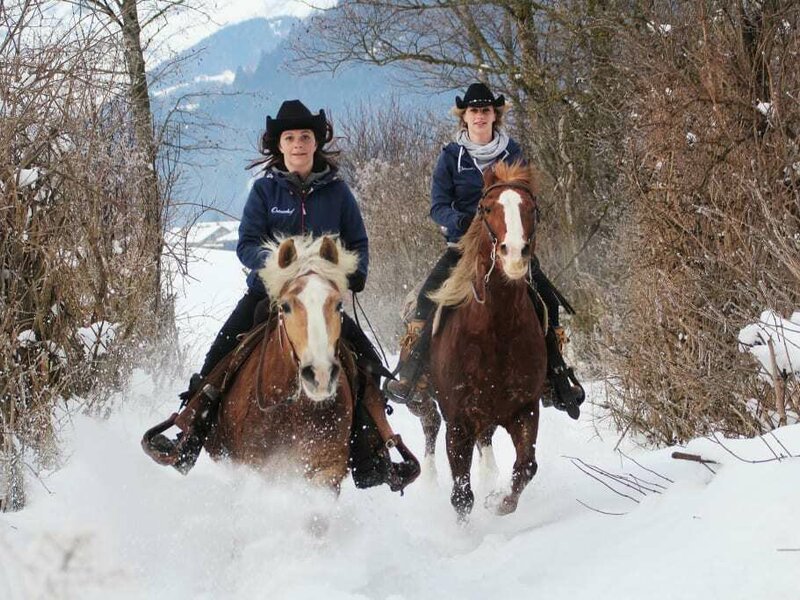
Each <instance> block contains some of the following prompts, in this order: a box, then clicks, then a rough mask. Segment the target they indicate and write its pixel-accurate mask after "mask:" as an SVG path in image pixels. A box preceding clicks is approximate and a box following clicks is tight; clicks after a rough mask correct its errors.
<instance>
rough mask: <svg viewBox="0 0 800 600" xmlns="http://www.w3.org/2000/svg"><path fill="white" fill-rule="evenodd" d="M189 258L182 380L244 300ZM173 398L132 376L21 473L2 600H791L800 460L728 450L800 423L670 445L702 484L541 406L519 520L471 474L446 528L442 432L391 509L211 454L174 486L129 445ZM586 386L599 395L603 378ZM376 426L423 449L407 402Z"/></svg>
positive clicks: (798, 554) (228, 261)
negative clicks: (470, 504) (431, 456)
mask: <svg viewBox="0 0 800 600" xmlns="http://www.w3.org/2000/svg"><path fill="white" fill-rule="evenodd" d="M204 255H205V259H206V260H205V261H204V262H197V263H194V264H193V265H192V268H191V275H192V276H193V277H194V278H195V280H194V281H190V282H188V283H187V286H186V291H187V292H188V294H187V297H186V298H184V299H183V300H182V301H181V307H180V308H181V318H180V321H179V326H180V329H181V332H182V343H183V344H185V345H186V348H187V349H188V351H189V354H190V356H191V358H190V360H188V361H187V368H190V367H191V366H194V365H197V364H199V363H200V361H201V360H202V355H203V353H204V351H205V349H206V348H207V346H208V345H209V343H210V340H211V338H212V337H213V335H214V334H215V333H216V331H217V328H218V327H219V325H220V323H221V321H222V320H223V319H224V318H225V317H227V315H228V313H229V312H230V310H231V309H232V307H233V305H234V303H235V302H236V300H237V299H238V297H239V295H240V294H241V292H242V291H243V289H244V288H243V285H244V277H243V275H242V273H241V269H240V268H239V266H238V263H237V261H236V258H235V255H234V254H233V253H231V252H224V251H205V252H204ZM732 343H734V342H733V341H732ZM183 386H184V382H183V381H173V382H170V383H169V384H168V385H165V384H164V383H163V382H161V381H156V380H154V379H153V378H152V377H150V376H147V375H145V374H144V373H141V372H137V373H136V374H135V376H134V377H133V380H132V382H131V384H130V386H129V389H127V390H126V391H125V392H124V393H123V394H121V395H120V398H119V404H120V410H118V411H117V412H115V413H114V414H113V415H112V416H111V418H109V419H108V420H105V421H101V420H95V419H92V418H88V417H84V416H75V417H73V419H72V425H71V427H69V428H68V430H67V431H65V434H64V439H63V447H64V450H65V460H64V464H63V468H61V469H60V470H58V471H55V472H53V473H51V474H49V475H47V476H46V477H43V478H42V480H41V481H37V480H35V479H31V480H30V481H29V483H28V490H27V491H28V498H29V503H28V506H27V508H26V509H25V510H23V511H21V512H19V513H14V514H3V515H0V553H1V554H2V557H3V559H2V561H0V598H2V599H13V600H16V599H18V598H24V599H26V600H27V599H28V598H47V599H50V598H81V599H83V598H115V599H116V598H148V599H149V598H152V599H160V598H164V599H169V600H178V599H182V598H209V599H210V598H270V599H274V598H309V599H312V598H313V599H314V600H318V599H319V598H325V599H326V600H333V599H344V598H348V599H352V598H381V599H384V598H385V599H391V600H400V599H417V598H437V599H448V598H464V599H472V598H474V599H479V598H534V597H537V598H543V599H546V600H558V599H560V598H565V599H569V600H579V599H582V598H586V599H598V598H614V599H615V600H623V599H631V600H641V599H642V598H647V599H648V600H656V599H661V598H664V599H668V598H669V599H674V598H698V599H703V600H706V599H711V598H724V599H726V600H732V599H737V598H742V599H748V600H753V599H783V598H786V599H790V598H791V599H793V600H794V599H797V598H798V597H800V586H799V585H798V584H800V576H798V568H799V567H800V510H798V500H799V499H800V459H798V458H787V459H782V460H771V462H764V463H756V464H751V463H748V462H743V461H742V460H739V459H737V458H734V456H732V455H731V454H730V452H734V453H736V454H737V455H739V456H740V457H743V458H746V459H748V460H768V459H775V454H778V455H781V454H783V455H786V454H789V453H791V454H794V455H800V425H793V426H789V427H784V428H782V429H780V430H777V431H776V432H775V434H774V435H769V436H765V437H764V438H763V439H755V440H721V439H720V440H719V441H714V440H708V439H699V440H695V441H693V442H692V443H691V444H689V445H688V447H687V448H686V449H684V450H685V451H688V452H693V453H696V454H700V455H702V456H703V457H704V458H707V459H713V460H716V461H718V462H719V463H720V464H717V465H710V467H711V468H712V469H713V470H714V471H715V472H716V473H715V474H714V473H712V472H711V470H709V469H708V468H706V467H704V466H703V465H700V464H698V463H693V462H686V461H678V460H674V459H672V458H671V457H670V454H671V452H672V451H673V450H674V449H662V450H646V449H641V448H638V447H636V445H635V444H634V443H633V441H631V440H627V439H625V440H623V441H622V442H621V443H620V444H619V450H621V452H624V453H625V454H626V455H627V456H629V457H631V458H632V459H634V460H635V461H637V462H638V463H640V464H641V465H642V466H638V465H636V464H634V463H633V462H632V461H631V460H629V459H628V458H625V457H624V456H623V455H622V454H621V453H620V452H617V451H615V450H614V448H615V446H616V445H617V442H618V440H619V434H618V433H617V432H616V431H613V430H611V429H609V424H608V420H607V419H605V418H604V417H603V414H602V411H601V409H599V408H598V407H596V406H595V407H593V411H594V412H595V415H594V418H592V415H590V414H589V413H590V412H592V410H591V409H587V410H585V411H584V412H585V414H584V416H583V417H582V418H581V421H580V422H578V423H575V422H573V421H571V420H570V419H568V418H567V417H566V416H565V415H564V414H563V413H559V412H556V411H555V410H553V409H545V410H543V412H542V423H541V427H540V439H539V443H538V462H539V473H538V474H537V476H536V477H535V479H534V481H533V482H532V484H531V485H530V486H529V487H528V489H527V490H526V491H525V493H524V494H523V496H522V498H521V500H520V505H519V509H518V511H517V512H516V513H515V514H513V515H510V516H507V517H497V516H494V515H493V514H492V513H490V512H489V511H487V510H486V509H484V507H483V498H484V497H485V496H486V495H487V493H488V492H489V491H490V490H491V489H492V486H491V484H489V483H487V482H481V481H477V482H476V509H475V511H474V512H473V516H472V518H471V520H470V522H469V524H468V525H467V526H465V527H461V526H459V525H457V523H456V519H455V517H454V513H453V511H452V509H451V507H450V504H449V469H448V467H447V464H446V458H445V453H444V440H443V434H440V437H439V453H438V457H437V467H438V479H437V480H436V481H430V480H427V481H426V480H423V481H419V482H417V483H415V484H414V485H412V486H411V487H410V488H409V489H408V490H407V492H406V495H405V496H404V497H400V496H399V495H397V494H392V493H391V492H390V491H389V490H388V488H386V487H385V486H384V487H382V488H378V489H372V490H367V491H361V490H356V489H355V488H354V487H353V485H352V482H350V481H349V480H348V481H346V482H345V485H344V489H343V491H342V494H341V497H340V498H339V499H338V500H337V501H333V500H331V499H330V498H329V497H328V496H327V494H325V493H322V492H319V491H314V490H311V489H309V488H308V487H307V486H306V485H305V484H304V483H303V482H297V481H275V480H267V479H265V478H264V477H263V476H261V475H259V474H257V473H253V472H250V471H248V470H247V469H243V468H237V467H234V466H231V465H227V464H216V463H213V462H212V461H210V460H209V459H208V457H207V456H203V457H201V459H200V460H199V462H198V464H197V466H196V467H195V469H194V470H193V471H192V472H191V473H190V474H189V475H188V476H187V477H183V476H181V475H179V474H178V473H177V472H174V471H173V470H171V469H167V468H164V467H160V466H158V465H156V464H155V463H154V462H152V461H151V460H150V459H149V458H147V457H146V456H145V455H144V453H143V452H142V451H141V449H140V447H139V439H140V437H141V434H142V432H143V431H144V430H145V429H146V428H147V427H149V426H151V425H152V424H153V423H155V422H156V421H157V420H161V419H163V418H164V417H166V416H167V415H168V414H169V413H170V412H172V411H173V410H174V409H175V407H176V404H177V402H176V394H177V392H179V391H180V390H181V389H182V388H183ZM590 393H591V397H592V398H594V399H597V400H601V399H602V395H603V388H602V384H594V385H593V386H592V387H591V389H590ZM590 400H591V398H590ZM390 419H391V421H392V423H393V425H394V426H395V428H396V429H397V430H398V431H399V432H400V433H402V435H403V437H404V439H405V440H406V442H407V443H408V444H409V445H410V447H411V448H412V449H414V450H415V451H416V452H418V453H419V454H420V455H421V453H422V446H423V437H422V432H421V429H420V427H419V424H418V422H417V421H416V420H415V419H414V418H413V417H412V416H411V415H410V414H409V413H408V412H407V410H406V409H405V408H403V407H398V408H397V410H396V411H395V413H394V415H393V416H392V417H390ZM778 441H780V442H781V444H782V446H781V444H779V443H778ZM719 442H723V443H722V444H721V443H719ZM495 446H496V452H497V461H498V464H499V467H500V472H501V477H500V481H501V485H505V484H506V483H507V481H508V478H509V475H510V469H511V463H512V462H513V449H512V447H511V444H510V440H509V438H508V436H507V435H506V434H505V433H504V432H499V433H498V434H496V436H495ZM729 451H730V452H729ZM568 457H577V458H579V459H580V460H582V461H584V463H586V464H588V465H593V466H596V467H599V468H602V469H604V470H605V471H606V472H609V473H613V474H620V475H626V474H631V473H632V474H634V475H636V476H637V477H639V478H640V479H642V480H646V481H647V482H650V483H649V484H648V487H651V488H654V487H657V486H656V485H652V484H658V485H661V486H664V488H663V489H662V490H661V491H662V492H663V493H661V494H657V493H644V494H643V493H639V492H636V491H635V490H632V489H630V488H626V487H623V486H622V485H621V484H619V483H614V482H613V481H612V480H611V479H610V478H609V477H601V479H602V481H603V482H605V483H607V484H609V485H613V486H615V487H616V488H617V489H619V490H620V491H623V492H624V493H626V494H628V495H629V496H631V497H633V498H636V500H638V501H639V502H638V503H636V502H634V501H633V500H631V499H628V498H625V497H622V496H620V495H618V494H615V493H613V492H612V491H610V490H609V489H608V488H607V487H606V486H605V485H603V483H601V482H599V481H597V480H596V479H593V478H591V477H589V476H588V475H586V474H584V473H582V472H581V471H580V470H579V469H578V468H577V467H576V466H575V465H574V464H573V461H572V460H571V459H570V458H568ZM646 469H649V470H652V472H651V471H648V470H646ZM477 470H478V469H477V460H476V461H475V472H476V473H477ZM665 478H669V479H671V480H672V481H673V483H670V482H668V481H667V480H666V479H665ZM643 485H644V484H643ZM581 503H584V504H585V505H588V506H590V507H592V508H593V509H596V510H592V509H589V508H586V507H585V506H584V505H582V504H581ZM597 511H606V512H609V513H622V514H619V515H610V514H601V513H600V512H597ZM313 515H323V517H324V518H325V519H326V521H327V522H328V523H329V525H330V528H329V531H328V533H327V534H326V535H325V536H323V537H322V538H318V537H315V536H314V535H312V534H311V533H309V528H308V523H309V520H310V519H311V517H312V516H313Z"/></svg>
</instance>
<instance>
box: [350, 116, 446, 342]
mask: <svg viewBox="0 0 800 600" xmlns="http://www.w3.org/2000/svg"><path fill="white" fill-rule="evenodd" d="M400 114H402V118H398V115H400ZM448 125H449V123H447V122H446V121H445V120H443V119H442V118H440V117H439V116H438V115H430V114H422V113H414V112H411V111H409V110H408V109H405V108H401V107H400V106H399V104H398V103H397V102H396V101H395V102H391V103H388V104H387V105H386V106H384V107H381V108H376V109H370V108H366V107H361V108H360V109H359V110H357V111H352V112H351V114H350V115H349V116H348V118H347V119H346V122H345V123H344V124H343V127H342V129H341V133H342V148H343V150H344V152H343V159H344V163H343V165H342V166H343V168H344V169H345V171H346V172H347V173H348V177H349V178H350V180H351V181H352V182H353V190H354V193H355V194H356V197H357V198H358V201H359V205H360V207H361V211H362V213H363V216H364V222H365V224H366V227H367V232H368V234H369V240H370V275H369V279H368V283H367V287H366V290H365V293H364V294H363V296H364V305H365V309H366V310H367V313H368V315H369V316H370V319H371V320H372V322H373V325H374V326H375V327H376V330H377V333H378V335H379V338H380V340H381V342H382V343H386V344H387V345H388V346H389V347H390V348H393V349H394V348H396V342H397V339H398V334H399V333H400V332H401V327H400V324H401V320H400V316H399V313H400V311H401V309H402V306H403V302H404V300H405V297H406V295H407V294H408V293H409V292H411V291H412V289H413V288H414V287H415V286H416V285H417V284H418V283H419V282H420V281H421V280H422V279H423V278H425V277H426V276H427V274H428V272H429V271H430V269H431V268H432V267H433V264H434V263H435V262H436V261H437V260H438V259H439V256H440V255H441V254H442V252H444V248H445V245H444V238H443V237H442V235H441V234H440V233H439V230H438V227H437V226H436V225H435V224H434V223H433V221H431V219H430V218H429V216H428V214H429V211H430V189H431V187H430V186H431V176H432V175H433V168H434V166H435V164H436V160H437V159H438V155H439V151H440V150H441V146H442V145H443V142H444V141H445V140H446V138H447V136H448V134H449V133H450V131H449V129H450V127H449V126H448ZM373 315H375V316H377V318H375V319H373Z"/></svg>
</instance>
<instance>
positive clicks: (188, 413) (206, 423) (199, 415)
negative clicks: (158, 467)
mask: <svg viewBox="0 0 800 600" xmlns="http://www.w3.org/2000/svg"><path fill="white" fill-rule="evenodd" d="M201 388H202V394H198V392H200V390H201ZM218 397H219V392H218V391H217V390H216V388H214V387H213V386H211V385H205V378H204V377H203V376H201V375H200V374H199V373H195V374H193V375H192V377H191V379H190V380H189V389H188V390H186V391H185V392H181V393H180V394H179V398H180V399H181V408H182V409H184V407H185V409H184V410H182V411H181V413H180V415H178V418H177V421H176V424H179V425H180V427H181V429H182V431H179V432H178V434H177V435H176V437H175V439H174V440H171V439H169V438H168V437H167V436H165V435H164V434H163V433H159V434H157V435H155V436H153V437H152V438H150V442H149V445H150V448H151V449H153V450H155V451H156V452H158V453H160V454H163V455H164V456H173V457H176V458H177V460H175V462H174V463H172V466H173V467H175V469H177V470H178V471H180V472H181V473H183V474H184V475H185V474H186V473H188V472H189V470H190V469H191V468H192V467H193V466H194V464H195V462H197V457H198V456H199V455H200V451H201V450H202V449H203V442H204V441H205V439H206V436H207V435H208V433H209V431H210V428H211V423H212V422H213V417H214V414H215V412H216V408H217V399H218Z"/></svg>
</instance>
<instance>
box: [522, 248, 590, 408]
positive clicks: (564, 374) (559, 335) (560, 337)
mask: <svg viewBox="0 0 800 600" xmlns="http://www.w3.org/2000/svg"><path fill="white" fill-rule="evenodd" d="M531 266H532V267H533V268H532V273H533V281H534V283H535V284H536V290H537V291H538V292H539V296H540V297H541V298H542V300H543V301H544V303H545V305H546V306H547V320H548V331H547V334H546V335H545V344H546V347H547V378H548V380H549V382H550V386H551V388H552V391H553V393H554V394H555V397H554V398H553V399H552V403H553V405H554V406H555V407H556V408H558V409H560V410H565V411H567V414H569V416H570V417H572V418H573V419H577V418H578V416H580V409H579V408H578V407H579V406H580V405H581V403H582V402H583V400H584V398H585V393H584V391H583V387H581V384H580V383H579V382H578V380H577V378H576V377H575V374H574V372H573V371H572V369H571V368H570V367H568V366H567V364H566V363H565V362H564V357H563V354H562V346H563V343H564V340H565V339H566V335H565V334H564V329H563V328H562V327H561V326H560V325H559V314H558V313H559V307H560V302H559V299H558V294H557V293H556V290H555V287H554V286H553V284H552V283H551V282H550V280H549V279H548V278H547V276H545V274H544V273H542V270H541V268H540V267H539V261H538V260H536V259H535V258H534V260H533V264H532V265H531ZM531 293H532V294H533V291H531ZM534 302H536V300H535V299H534Z"/></svg>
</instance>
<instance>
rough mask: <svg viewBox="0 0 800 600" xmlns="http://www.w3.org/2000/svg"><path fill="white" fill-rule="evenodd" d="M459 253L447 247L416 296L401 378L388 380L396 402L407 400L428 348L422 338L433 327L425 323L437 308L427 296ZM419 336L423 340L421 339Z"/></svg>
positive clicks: (403, 348) (402, 353) (403, 346)
mask: <svg viewBox="0 0 800 600" xmlns="http://www.w3.org/2000/svg"><path fill="white" fill-rule="evenodd" d="M460 257H461V253H460V252H459V251H458V249H457V248H455V247H452V246H451V247H448V248H447V250H446V251H445V253H444V254H443V255H442V256H441V258H439V260H438V261H437V263H436V265H434V267H433V270H432V271H431V273H430V275H428V278H427V279H426V280H425V283H423V284H422V289H420V291H419V295H418V296H417V310H416V312H415V313H414V319H413V320H411V321H409V323H408V326H407V331H406V335H405V337H404V338H403V342H402V343H401V348H400V364H399V365H398V379H396V380H392V381H389V382H388V383H387V384H386V390H387V391H388V392H389V393H390V395H391V397H392V399H393V400H395V401H396V402H405V401H406V400H408V396H409V394H410V393H411V390H412V389H413V388H414V385H415V384H416V380H417V378H418V376H419V371H420V367H421V364H420V363H421V361H422V359H423V358H424V356H425V352H424V351H423V350H426V349H427V342H428V341H429V340H427V339H426V340H420V337H421V336H423V333H425V334H426V335H427V336H429V332H430V328H427V329H426V328H425V324H426V323H427V322H428V320H429V319H430V317H431V315H432V314H433V312H434V310H436V304H434V302H433V301H432V300H431V299H430V298H428V294H429V293H430V292H433V291H435V290H437V289H438V288H439V287H440V286H441V285H442V284H443V283H444V281H445V280H446V279H447V278H448V277H449V276H450V271H451V270H452V268H453V267H454V266H455V264H456V263H457V262H458V259H459V258H460ZM418 340H419V341H420V342H421V343H418Z"/></svg>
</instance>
